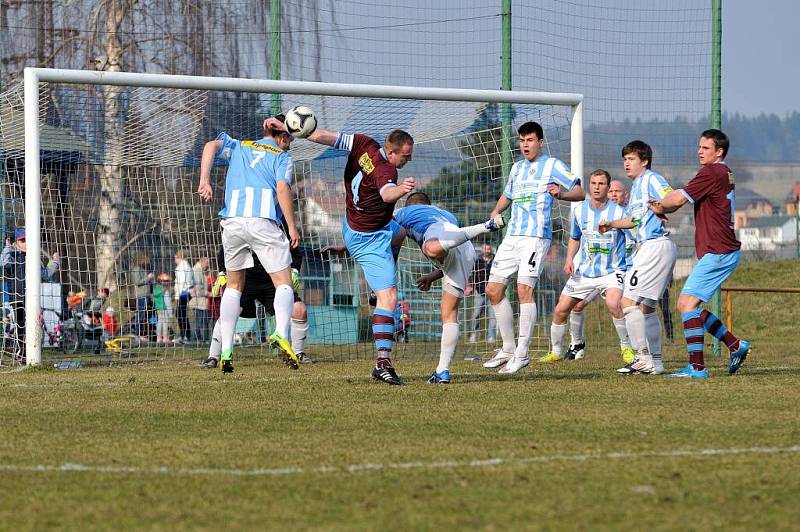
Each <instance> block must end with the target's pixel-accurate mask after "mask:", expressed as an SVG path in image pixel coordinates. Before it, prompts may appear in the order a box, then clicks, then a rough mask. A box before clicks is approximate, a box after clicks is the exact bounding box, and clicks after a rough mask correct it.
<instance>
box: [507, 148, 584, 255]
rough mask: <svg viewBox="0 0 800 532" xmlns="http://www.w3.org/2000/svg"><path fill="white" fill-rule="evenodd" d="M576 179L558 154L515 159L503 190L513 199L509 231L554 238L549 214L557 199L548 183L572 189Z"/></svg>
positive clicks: (509, 232)
mask: <svg viewBox="0 0 800 532" xmlns="http://www.w3.org/2000/svg"><path fill="white" fill-rule="evenodd" d="M577 182H578V179H577V178H576V177H575V176H574V175H573V174H572V172H571V171H570V169H569V167H567V165H566V164H564V163H563V162H562V161H560V160H558V159H556V158H555V157H548V156H547V155H544V154H542V155H540V156H539V157H538V158H537V159H536V160H534V161H528V160H527V159H522V160H520V161H517V162H516V163H514V166H512V167H511V172H510V173H509V175H508V182H507V183H506V188H505V190H504V191H503V194H504V195H505V197H507V198H508V199H510V200H511V216H510V218H509V220H508V230H507V231H506V235H514V236H537V237H539V238H546V239H551V238H552V236H553V228H552V224H551V221H550V217H551V215H552V210H553V203H554V202H555V201H556V200H555V198H553V196H551V195H550V194H548V193H547V185H549V184H551V183H555V184H557V185H561V186H562V187H564V188H566V189H567V190H571V189H572V188H573V187H574V186H575V185H576V184H577Z"/></svg>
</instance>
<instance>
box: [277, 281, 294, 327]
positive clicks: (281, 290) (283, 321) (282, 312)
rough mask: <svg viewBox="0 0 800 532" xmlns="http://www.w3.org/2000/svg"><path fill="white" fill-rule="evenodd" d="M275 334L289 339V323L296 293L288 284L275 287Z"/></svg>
mask: <svg viewBox="0 0 800 532" xmlns="http://www.w3.org/2000/svg"><path fill="white" fill-rule="evenodd" d="M274 306H275V332H277V333H278V336H280V337H281V338H289V321H290V320H291V317H292V308H293V307H294V291H293V290H292V287H291V286H289V285H288V284H282V285H280V286H276V287H275V304H274Z"/></svg>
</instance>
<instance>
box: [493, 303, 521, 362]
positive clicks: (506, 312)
mask: <svg viewBox="0 0 800 532" xmlns="http://www.w3.org/2000/svg"><path fill="white" fill-rule="evenodd" d="M492 308H493V309H494V315H495V318H497V328H498V329H499V330H500V338H502V339H503V352H504V353H509V354H511V353H514V352H515V351H516V349H517V342H516V339H515V338H514V310H513V309H512V308H511V302H510V301H509V300H508V298H507V297H504V298H503V300H502V301H500V303H498V304H497V305H492Z"/></svg>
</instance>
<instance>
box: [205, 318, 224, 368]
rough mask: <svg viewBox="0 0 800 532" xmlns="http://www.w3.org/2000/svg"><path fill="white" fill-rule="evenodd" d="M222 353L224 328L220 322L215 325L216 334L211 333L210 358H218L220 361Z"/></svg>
mask: <svg viewBox="0 0 800 532" xmlns="http://www.w3.org/2000/svg"><path fill="white" fill-rule="evenodd" d="M221 352H222V327H220V324H219V320H217V322H216V323H215V324H214V332H212V333H211V345H209V346H208V358H216V359H217V360H219V354H220V353H221Z"/></svg>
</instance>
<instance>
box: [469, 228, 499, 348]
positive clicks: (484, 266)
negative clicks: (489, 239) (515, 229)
mask: <svg viewBox="0 0 800 532" xmlns="http://www.w3.org/2000/svg"><path fill="white" fill-rule="evenodd" d="M492 261H494V249H493V248H492V245H491V244H484V245H483V249H482V251H481V254H480V255H478V257H477V258H476V259H475V267H474V268H473V270H472V289H473V301H474V305H473V307H474V310H473V311H472V332H471V333H470V335H469V342H470V343H472V344H474V343H475V342H477V341H478V329H479V327H480V319H481V315H483V311H484V309H486V311H487V317H488V319H489V324H488V327H487V328H486V341H487V342H488V343H490V344H493V343H494V342H495V338H496V330H497V321H496V320H495V317H494V309H493V308H492V306H491V305H488V304H487V303H488V302H487V301H486V283H487V282H488V281H489V270H491V269H492Z"/></svg>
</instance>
